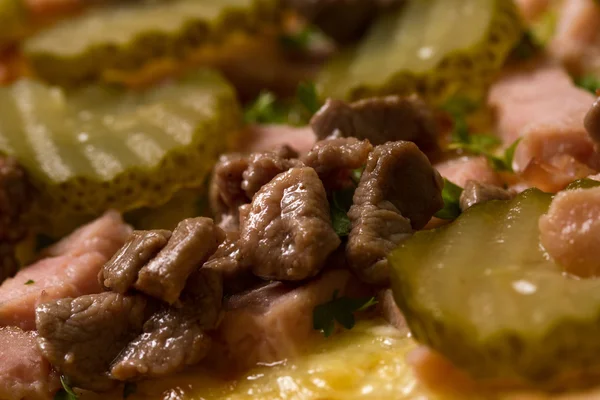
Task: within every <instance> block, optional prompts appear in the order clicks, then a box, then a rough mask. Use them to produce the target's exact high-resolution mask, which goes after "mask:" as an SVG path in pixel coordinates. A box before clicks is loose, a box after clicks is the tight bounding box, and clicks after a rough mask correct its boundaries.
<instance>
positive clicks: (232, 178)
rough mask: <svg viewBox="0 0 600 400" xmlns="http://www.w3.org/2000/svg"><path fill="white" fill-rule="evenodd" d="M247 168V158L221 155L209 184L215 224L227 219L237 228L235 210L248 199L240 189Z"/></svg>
mask: <svg viewBox="0 0 600 400" xmlns="http://www.w3.org/2000/svg"><path fill="white" fill-rule="evenodd" d="M247 168H248V158H247V157H245V156H243V155H241V154H237V153H229V154H225V155H222V156H221V158H220V159H219V162H218V163H217V164H216V165H215V168H214V171H213V175H212V179H211V182H210V189H209V190H210V193H209V200H210V208H211V211H212V212H213V215H214V217H215V221H216V222H221V221H222V220H223V219H225V218H227V217H229V218H233V219H234V221H233V223H231V226H232V227H237V225H238V221H237V219H238V216H237V209H238V207H239V206H241V205H242V204H245V203H249V202H250V199H249V198H248V196H246V193H245V192H244V190H243V189H242V182H243V180H244V177H243V173H244V171H245V170H246V169H247Z"/></svg>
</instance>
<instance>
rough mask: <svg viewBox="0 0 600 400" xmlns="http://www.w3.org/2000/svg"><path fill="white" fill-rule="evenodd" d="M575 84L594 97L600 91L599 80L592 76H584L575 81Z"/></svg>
mask: <svg viewBox="0 0 600 400" xmlns="http://www.w3.org/2000/svg"><path fill="white" fill-rule="evenodd" d="M575 84H576V85H577V86H579V87H580V88H582V89H584V90H587V91H588V92H590V93H592V94H594V95H595V94H596V92H597V91H598V90H600V79H598V78H597V77H596V76H594V75H584V76H582V77H580V78H579V79H576V80H575Z"/></svg>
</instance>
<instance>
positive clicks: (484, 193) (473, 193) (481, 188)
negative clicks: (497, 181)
mask: <svg viewBox="0 0 600 400" xmlns="http://www.w3.org/2000/svg"><path fill="white" fill-rule="evenodd" d="M511 198H512V195H511V193H510V192H508V191H507V190H505V189H503V188H501V187H499V186H494V185H489V184H486V183H480V182H477V181H468V182H467V184H466V185H465V187H464V190H463V192H462V194H461V195H460V209H461V210H462V211H465V210H466V209H467V208H470V207H473V206H474V205H476V204H481V203H485V202H488V201H490V200H510V199H511Z"/></svg>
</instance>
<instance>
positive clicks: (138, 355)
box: [111, 268, 223, 381]
mask: <svg viewBox="0 0 600 400" xmlns="http://www.w3.org/2000/svg"><path fill="white" fill-rule="evenodd" d="M222 297H223V284H222V280H221V275H220V274H219V273H218V272H217V271H215V270H212V269H206V268H201V269H200V270H199V271H197V272H195V273H194V274H192V275H191V276H190V278H189V279H188V282H187V284H186V288H185V290H184V292H183V293H182V298H181V303H182V306H181V308H179V309H175V308H168V309H163V310H161V311H159V312H157V313H156V314H154V315H153V316H152V317H151V318H150V319H149V320H148V321H147V322H146V323H145V324H144V333H143V334H141V335H140V336H138V337H137V338H136V339H135V340H134V341H132V342H131V343H130V344H129V345H128V346H127V348H126V349H125V350H124V351H123V352H122V353H121V354H120V355H119V357H118V358H117V359H116V360H115V361H114V363H113V365H112V368H111V375H112V377H113V378H115V379H118V380H122V381H123V380H131V379H140V378H150V377H160V376H165V375H169V374H172V373H175V372H177V371H179V370H181V369H182V368H184V367H186V366H189V365H194V364H197V363H198V362H199V361H200V360H201V359H203V358H204V357H205V356H206V354H207V353H208V351H209V349H210V343H211V340H210V338H209V336H207V335H206V333H205V331H206V330H208V329H214V328H215V327H216V325H217V322H218V320H219V316H220V313H221V301H222Z"/></svg>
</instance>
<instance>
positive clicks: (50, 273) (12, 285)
mask: <svg viewBox="0 0 600 400" xmlns="http://www.w3.org/2000/svg"><path fill="white" fill-rule="evenodd" d="M130 233H131V228H130V227H129V226H128V225H126V224H125V223H124V222H123V220H122V219H121V217H120V215H119V214H118V213H116V212H108V213H106V214H105V215H104V216H103V217H101V218H99V219H97V220H96V221H94V222H92V223H90V224H88V225H85V226H83V227H81V228H79V229H78V230H76V231H75V232H73V233H72V234H71V235H69V236H68V237H66V238H65V239H63V240H61V241H60V242H59V243H57V244H56V245H54V246H53V247H52V248H50V249H49V250H48V252H47V254H48V255H50V256H51V257H49V258H46V259H43V260H40V261H38V262H36V263H35V264H33V265H31V266H29V267H27V268H24V269H22V270H21V271H19V273H18V274H17V275H16V276H15V277H14V278H11V279H7V280H6V281H5V282H4V283H3V284H2V286H0V326H6V325H14V326H18V327H20V328H21V329H24V330H32V329H35V307H36V306H37V305H38V304H39V303H42V302H45V301H50V300H54V299H60V298H63V297H78V296H81V295H84V294H90V293H99V292H101V291H102V287H101V286H100V284H99V283H98V273H99V272H100V268H102V265H104V263H106V262H107V261H108V260H109V259H110V257H112V255H113V254H114V253H115V252H116V251H117V250H118V249H119V247H121V246H122V245H123V243H124V242H125V240H126V239H127V236H128V235H129V234H130ZM26 283H27V284H26Z"/></svg>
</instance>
